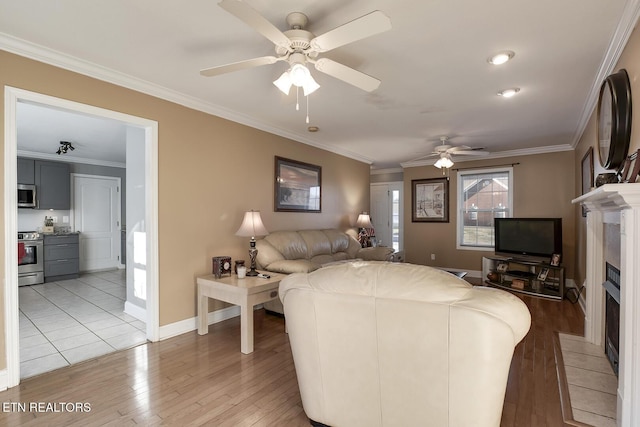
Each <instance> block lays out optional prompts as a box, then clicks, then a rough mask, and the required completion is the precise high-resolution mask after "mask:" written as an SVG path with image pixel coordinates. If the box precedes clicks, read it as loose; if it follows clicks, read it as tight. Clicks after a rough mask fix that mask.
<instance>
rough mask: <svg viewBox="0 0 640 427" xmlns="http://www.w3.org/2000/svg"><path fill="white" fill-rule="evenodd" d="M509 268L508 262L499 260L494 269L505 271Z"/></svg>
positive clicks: (499, 271)
mask: <svg viewBox="0 0 640 427" xmlns="http://www.w3.org/2000/svg"><path fill="white" fill-rule="evenodd" d="M508 268H509V264H507V263H506V262H501V263H500V264H498V266H497V267H496V271H497V272H498V273H506V272H507V269H508Z"/></svg>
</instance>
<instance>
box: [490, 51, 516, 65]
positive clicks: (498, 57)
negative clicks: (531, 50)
mask: <svg viewBox="0 0 640 427" xmlns="http://www.w3.org/2000/svg"><path fill="white" fill-rule="evenodd" d="M515 55H516V54H515V52H513V51H510V50H503V51H502V52H499V53H497V54H495V55H493V56H491V57H489V58H488V59H487V62H488V63H489V64H492V65H501V64H504V63H505V62H507V61H509V60H510V59H511V58H513V57H514V56H515Z"/></svg>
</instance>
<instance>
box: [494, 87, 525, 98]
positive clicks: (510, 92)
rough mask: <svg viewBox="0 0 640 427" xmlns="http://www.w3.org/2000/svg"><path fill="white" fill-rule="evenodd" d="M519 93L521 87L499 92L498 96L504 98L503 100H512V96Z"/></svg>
mask: <svg viewBox="0 0 640 427" xmlns="http://www.w3.org/2000/svg"><path fill="white" fill-rule="evenodd" d="M518 92H520V88H519V87H514V88H510V89H505V90H501V91H500V92H498V95H499V96H501V97H503V98H511V97H512V96H514V95H515V94H516V93H518Z"/></svg>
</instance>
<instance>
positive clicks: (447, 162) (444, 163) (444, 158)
mask: <svg viewBox="0 0 640 427" xmlns="http://www.w3.org/2000/svg"><path fill="white" fill-rule="evenodd" d="M433 166H435V167H437V168H438V169H442V168H445V169H449V168H450V167H451V166H453V160H451V155H449V153H442V154H440V158H439V159H438V161H437V162H435V163H434V165H433Z"/></svg>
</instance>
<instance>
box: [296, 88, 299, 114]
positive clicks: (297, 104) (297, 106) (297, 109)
mask: <svg viewBox="0 0 640 427" xmlns="http://www.w3.org/2000/svg"><path fill="white" fill-rule="evenodd" d="M298 93H300V88H299V87H298V86H296V111H300V102H299V101H298V98H299V97H298Z"/></svg>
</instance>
